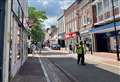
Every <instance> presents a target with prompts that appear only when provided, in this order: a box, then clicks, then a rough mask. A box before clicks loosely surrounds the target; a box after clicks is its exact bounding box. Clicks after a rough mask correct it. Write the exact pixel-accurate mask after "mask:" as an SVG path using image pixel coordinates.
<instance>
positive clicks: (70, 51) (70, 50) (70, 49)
mask: <svg viewBox="0 0 120 82" xmlns="http://www.w3.org/2000/svg"><path fill="white" fill-rule="evenodd" d="M72 50H73V49H72V45H71V44H70V45H69V53H70V54H71V53H72Z"/></svg>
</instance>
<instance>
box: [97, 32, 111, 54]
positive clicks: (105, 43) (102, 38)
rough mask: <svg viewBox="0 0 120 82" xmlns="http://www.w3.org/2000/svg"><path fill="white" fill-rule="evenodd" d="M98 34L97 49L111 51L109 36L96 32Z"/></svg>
mask: <svg viewBox="0 0 120 82" xmlns="http://www.w3.org/2000/svg"><path fill="white" fill-rule="evenodd" d="M95 36H96V51H97V52H109V38H108V37H107V36H106V34H105V33H101V34H95Z"/></svg>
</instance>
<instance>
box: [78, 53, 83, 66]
mask: <svg viewBox="0 0 120 82" xmlns="http://www.w3.org/2000/svg"><path fill="white" fill-rule="evenodd" d="M80 61H81V64H84V61H85V57H84V54H78V60H77V64H79V62H80Z"/></svg>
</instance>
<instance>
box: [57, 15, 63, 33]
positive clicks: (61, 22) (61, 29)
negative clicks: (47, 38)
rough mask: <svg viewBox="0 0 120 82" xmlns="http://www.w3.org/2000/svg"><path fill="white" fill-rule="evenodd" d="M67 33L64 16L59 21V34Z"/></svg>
mask: <svg viewBox="0 0 120 82" xmlns="http://www.w3.org/2000/svg"><path fill="white" fill-rule="evenodd" d="M64 32H65V22H64V16H63V15H62V16H61V17H60V18H59V19H58V34H60V33H64Z"/></svg>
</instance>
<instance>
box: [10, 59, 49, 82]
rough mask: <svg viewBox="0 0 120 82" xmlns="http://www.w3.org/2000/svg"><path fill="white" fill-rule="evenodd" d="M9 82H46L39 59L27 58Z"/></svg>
mask: <svg viewBox="0 0 120 82" xmlns="http://www.w3.org/2000/svg"><path fill="white" fill-rule="evenodd" d="M11 82H47V80H46V78H45V75H44V72H43V69H42V67H41V64H40V63H39V59H38V58H35V57H29V58H28V59H27V61H26V62H25V63H24V65H23V66H22V67H21V69H20V70H19V72H18V73H17V74H16V76H15V77H14V79H13V80H12V81H11Z"/></svg>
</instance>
